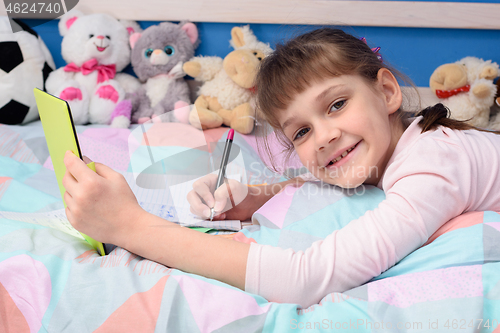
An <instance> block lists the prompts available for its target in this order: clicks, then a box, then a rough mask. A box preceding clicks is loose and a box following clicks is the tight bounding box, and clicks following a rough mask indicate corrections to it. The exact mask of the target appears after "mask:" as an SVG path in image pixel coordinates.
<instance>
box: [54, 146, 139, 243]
mask: <svg viewBox="0 0 500 333" xmlns="http://www.w3.org/2000/svg"><path fill="white" fill-rule="evenodd" d="M64 164H65V165H66V174H65V175H64V177H63V181H62V183H63V185H64V188H65V189H66V192H65V193H64V201H65V202H66V205H67V207H66V215H67V217H68V220H69V222H70V223H71V224H72V225H73V227H75V229H77V230H78V231H81V232H83V233H84V234H86V235H88V236H90V237H92V238H94V239H95V240H97V241H100V242H103V243H111V244H115V245H118V246H120V244H122V243H123V242H126V240H127V237H130V236H129V235H130V234H132V232H131V230H132V229H133V227H134V226H135V225H136V223H138V222H139V216H140V214H141V213H143V212H144V210H143V209H142V208H141V207H140V206H139V204H138V202H137V199H136V198H135V196H134V194H133V193H132V190H131V189H130V187H129V186H128V183H127V182H126V180H125V178H124V177H123V176H122V175H121V174H119V173H118V172H116V171H114V170H113V169H111V168H109V167H107V166H105V165H104V164H101V163H95V169H96V172H94V171H92V170H90V169H89V168H88V167H87V165H86V162H84V161H82V160H81V159H79V158H78V157H77V156H75V155H74V154H73V153H71V152H70V151H68V152H66V155H65V157H64Z"/></svg>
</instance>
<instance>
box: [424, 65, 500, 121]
mask: <svg viewBox="0 0 500 333" xmlns="http://www.w3.org/2000/svg"><path fill="white" fill-rule="evenodd" d="M498 75H499V67H498V64H497V63H494V62H491V60H488V61H484V60H483V59H479V58H476V57H465V58H463V59H461V60H459V61H457V62H456V63H452V64H444V65H441V66H439V67H438V68H437V69H436V70H435V71H434V73H432V75H431V78H430V82H429V86H430V88H431V89H432V91H433V92H434V93H435V94H436V96H437V97H439V98H440V99H441V103H443V104H444V105H446V106H447V107H448V108H449V109H450V111H451V118H453V119H457V120H469V119H470V120H469V121H468V123H469V124H471V125H474V126H477V127H481V128H490V125H489V119H490V108H491V106H492V105H493V103H494V98H495V94H496V91H497V89H496V86H495V84H494V83H493V80H494V79H495V78H496V77H497V76H498Z"/></svg>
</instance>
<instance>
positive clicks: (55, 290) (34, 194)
mask: <svg viewBox="0 0 500 333" xmlns="http://www.w3.org/2000/svg"><path fill="white" fill-rule="evenodd" d="M138 128H139V127H137V128H134V129H132V130H129V129H112V128H108V127H106V126H78V127H77V131H78V133H79V138H80V144H81V146H82V150H83V152H84V154H85V155H87V156H89V157H90V158H91V159H93V160H95V161H99V162H102V163H105V164H107V165H109V166H111V167H113V168H114V169H115V170H117V171H120V172H122V173H123V174H124V175H125V176H126V179H127V180H128V181H129V184H130V185H131V187H132V188H133V190H134V192H136V194H137V195H138V197H140V198H141V200H142V204H143V205H144V207H156V206H157V205H160V206H161V205H162V203H163V202H169V200H170V197H169V193H170V192H169V191H168V185H169V184H168V181H167V185H166V186H165V185H161V186H156V187H155V186H154V184H159V182H155V180H156V181H157V180H158V179H159V178H161V177H162V175H164V174H165V172H167V173H170V174H182V173H184V175H186V174H188V175H190V178H194V177H195V176H197V175H199V173H200V172H205V171H204V170H205V169H200V168H199V166H200V165H203V166H204V168H205V166H206V168H208V169H207V170H210V168H211V166H210V164H212V163H213V162H211V161H210V159H211V158H215V160H216V161H217V156H218V155H217V153H216V151H217V145H215V146H214V147H212V146H210V143H217V142H222V143H223V142H224V141H225V134H226V133H227V129H224V128H221V129H217V130H212V131H205V132H200V131H198V130H196V129H194V128H190V127H188V126H186V127H183V126H180V125H179V124H177V126H173V125H172V124H165V125H162V126H160V127H157V128H147V127H144V128H140V131H139V132H134V131H135V130H137V129H138ZM155 131H156V132H155ZM235 144H236V145H237V146H238V147H239V148H238V149H237V150H238V152H240V153H241V155H242V156H243V157H242V158H241V159H240V160H238V157H235V158H234V161H235V168H236V169H235V170H236V172H241V171H242V170H244V173H243V176H242V178H241V179H242V181H244V182H247V183H249V184H258V183H262V182H264V181H266V182H273V181H279V180H280V179H281V178H280V177H278V176H275V175H272V174H271V173H270V172H269V170H268V169H267V168H266V164H265V163H264V162H262V160H261V159H260V158H259V155H258V154H257V151H256V149H255V140H254V138H253V137H252V136H242V135H236V137H235ZM209 147H211V148H209ZM212 148H213V149H212ZM210 155H212V156H210ZM172 156H175V157H172ZM159 161H162V162H161V163H159V164H156V163H158V162H159ZM215 164H216V163H215ZM179 166H180V167H179ZM160 167H161V168H160ZM176 167H177V169H176ZM176 170H177V171H176ZM160 183H161V182H160ZM320 191H321V192H320ZM159 193H160V194H161V193H166V194H163V195H164V196H161V195H160V194H159ZM318 193H321V194H322V195H318ZM383 198H384V194H383V193H382V192H381V191H380V190H379V189H377V188H373V187H364V188H359V189H357V190H356V191H342V190H340V189H338V188H335V187H331V186H325V185H321V184H319V183H315V182H308V183H306V184H304V185H303V186H301V187H299V188H287V190H285V191H283V192H281V193H280V194H278V195H277V196H275V197H274V198H273V199H272V200H271V201H269V202H268V203H266V205H264V206H263V207H262V208H261V209H260V210H259V211H258V212H256V213H255V214H254V216H253V219H252V221H253V225H252V226H250V227H248V228H245V229H243V230H242V231H239V232H237V233H234V234H233V236H232V237H233V239H235V240H236V241H242V242H258V243H262V244H270V245H274V246H279V247H283V248H293V249H294V250H296V251H301V250H304V249H306V248H307V247H308V246H310V244H311V243H312V242H314V241H316V240H319V239H322V238H324V237H326V236H327V235H328V234H329V233H331V232H332V231H333V230H336V229H339V228H342V227H343V226H345V225H346V224H347V223H349V221H351V220H353V219H355V218H357V217H359V216H360V215H362V214H364V212H366V211H367V210H370V209H373V208H375V207H376V206H377V205H378V203H379V202H380V201H381V200H382V199H383ZM422 200H425V198H422ZM148 205H149V206H148ZM155 205H156V206H155ZM62 207H63V205H62V201H61V199H60V194H59V192H58V188H57V183H56V180H55V176H54V174H53V170H52V166H51V161H50V158H49V154H48V150H47V147H46V145H45V140H44V136H43V130H42V128H41V126H40V124H39V123H32V124H30V125H28V126H6V125H2V126H0V211H10V212H19V213H35V212H38V213H43V212H50V211H53V210H58V209H61V208H62ZM158 211H162V210H158ZM165 214H167V216H171V217H175V215H176V214H178V212H175V211H169V212H167V213H165ZM214 237H217V236H214ZM499 244H500V214H498V213H497V212H489V211H488V212H471V213H468V214H465V215H462V216H460V217H458V218H456V219H454V220H452V221H450V222H448V223H447V224H445V225H444V226H443V227H442V228H441V229H440V230H438V232H436V234H434V235H433V237H431V239H430V240H429V242H428V244H426V245H425V246H423V247H421V248H420V249H418V250H416V251H415V252H413V253H411V254H410V255H408V256H407V257H406V258H404V259H403V260H402V261H401V262H399V263H398V264H397V265H396V266H394V267H392V268H391V269H389V270H387V271H386V272H384V273H383V274H382V275H380V276H378V277H377V278H375V279H373V280H372V281H370V282H368V283H366V284H365V285H362V286H359V287H357V288H354V289H352V290H349V291H347V292H345V293H332V294H329V295H325V297H324V298H323V299H322V300H321V302H320V303H319V304H316V305H313V306H311V307H309V308H307V309H302V308H300V307H298V306H297V305H296V304H278V303H271V302H267V301H266V300H265V299H263V298H262V297H260V296H257V295H252V294H249V293H246V292H244V291H241V290H239V289H237V288H234V287H231V286H229V285H226V284H224V283H221V282H218V281H215V280H211V279H206V278H203V277H200V276H197V275H193V274H186V273H183V272H181V271H179V270H176V269H171V268H168V267H165V266H162V265H160V264H157V263H155V262H152V261H150V260H147V259H144V258H141V257H138V256H136V255H134V254H133V253H130V252H128V251H126V250H125V249H122V248H116V249H114V250H113V252H111V253H110V254H109V255H108V256H105V257H100V256H98V255H97V254H96V252H95V251H94V250H93V249H92V248H91V247H90V245H89V244H87V243H86V242H85V241H83V240H80V239H78V238H76V237H73V236H71V235H68V234H67V233H64V232H62V231H59V230H55V229H53V228H48V227H44V226H40V225H37V224H32V223H26V222H21V221H19V220H16V219H11V218H9V219H7V218H0V332H2V333H3V332H16V333H23V332H290V331H295V330H300V331H307V332H314V331H327V332H329V331H335V330H338V331H353V332H494V331H496V332H499V331H500V329H498V321H500V246H499ZM214 260H217V258H214Z"/></svg>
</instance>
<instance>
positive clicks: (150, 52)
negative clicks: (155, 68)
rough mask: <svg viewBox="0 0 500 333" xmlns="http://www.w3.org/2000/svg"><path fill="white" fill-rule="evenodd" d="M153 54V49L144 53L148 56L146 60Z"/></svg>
mask: <svg viewBox="0 0 500 333" xmlns="http://www.w3.org/2000/svg"><path fill="white" fill-rule="evenodd" d="M151 54H153V49H147V50H146V51H144V55H145V56H146V58H149V57H151Z"/></svg>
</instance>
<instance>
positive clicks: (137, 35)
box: [129, 32, 142, 49]
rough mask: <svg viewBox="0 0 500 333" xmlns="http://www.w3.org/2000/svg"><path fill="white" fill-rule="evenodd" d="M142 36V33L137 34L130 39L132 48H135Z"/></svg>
mask: <svg viewBox="0 0 500 333" xmlns="http://www.w3.org/2000/svg"><path fill="white" fill-rule="evenodd" d="M141 36H142V34H141V33H140V32H135V33H133V34H132V35H131V36H130V37H129V42H130V48H132V49H133V48H134V46H135V43H137V41H138V40H139V38H141Z"/></svg>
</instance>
